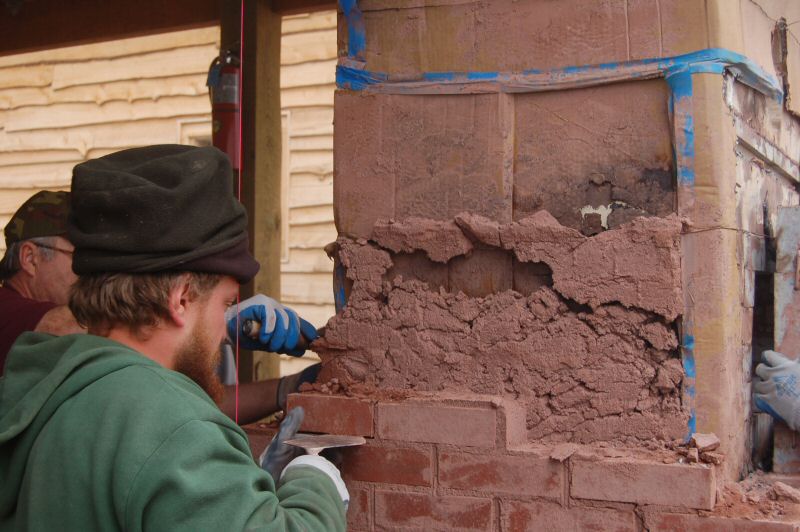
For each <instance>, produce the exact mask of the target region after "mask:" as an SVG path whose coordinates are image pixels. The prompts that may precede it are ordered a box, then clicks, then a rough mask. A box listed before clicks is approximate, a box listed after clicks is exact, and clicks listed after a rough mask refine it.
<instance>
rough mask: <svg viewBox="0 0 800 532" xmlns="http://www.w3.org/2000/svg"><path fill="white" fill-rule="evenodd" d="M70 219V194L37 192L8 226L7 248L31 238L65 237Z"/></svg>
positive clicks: (6, 229) (48, 191)
mask: <svg viewBox="0 0 800 532" xmlns="http://www.w3.org/2000/svg"><path fill="white" fill-rule="evenodd" d="M68 218H69V192H53V191H51V190H42V191H41V192H37V193H36V194H34V195H33V196H31V197H30V198H28V200H27V201H26V202H25V203H23V204H22V207H20V208H19V209H17V212H15V213H14V216H12V217H11V220H10V221H9V222H8V225H6V228H5V235H6V247H8V246H10V245H11V244H13V243H15V242H19V241H21V240H28V239H29V238H36V237H40V236H59V235H65V234H66V233H67V219H68Z"/></svg>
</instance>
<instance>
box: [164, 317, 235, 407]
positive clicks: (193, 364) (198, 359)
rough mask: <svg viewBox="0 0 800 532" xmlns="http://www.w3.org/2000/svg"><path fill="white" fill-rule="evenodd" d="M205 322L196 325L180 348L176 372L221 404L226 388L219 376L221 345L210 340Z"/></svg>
mask: <svg viewBox="0 0 800 532" xmlns="http://www.w3.org/2000/svg"><path fill="white" fill-rule="evenodd" d="M202 322H203V320H199V321H198V323H197V324H195V326H194V329H193V330H192V333H191V335H190V336H189V339H188V340H187V341H186V342H185V343H184V344H183V345H181V346H180V347H178V353H177V355H176V357H175V371H179V372H181V373H183V374H184V375H186V376H187V377H189V378H190V379H192V380H193V381H194V382H195V383H197V385H198V386H200V387H201V388H202V389H203V391H204V392H206V393H207V394H208V395H209V397H211V399H212V400H213V401H214V402H215V403H217V404H219V402H220V401H221V400H222V397H223V395H224V392H225V388H224V387H223V386H222V383H221V382H220V380H219V377H218V376H217V366H218V365H219V362H220V350H219V345H215V344H214V342H212V341H211V340H210V338H209V335H208V333H207V332H206V329H205V327H203V326H202Z"/></svg>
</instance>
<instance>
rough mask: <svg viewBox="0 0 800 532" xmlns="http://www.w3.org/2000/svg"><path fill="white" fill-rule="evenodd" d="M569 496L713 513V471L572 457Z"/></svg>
mask: <svg viewBox="0 0 800 532" xmlns="http://www.w3.org/2000/svg"><path fill="white" fill-rule="evenodd" d="M570 495H571V496H572V497H574V498H577V499H591V500H599V501H613V502H629V503H635V504H657V505H662V506H679V507H685V508H697V509H702V510H711V509H712V508H713V507H714V500H715V496H716V483H715V480H714V469H713V468H711V467H704V466H690V465H685V464H662V463H658V462H648V461H641V460H637V459H632V458H628V459H601V460H595V459H580V458H573V460H572V471H571V483H570Z"/></svg>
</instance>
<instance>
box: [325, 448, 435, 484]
mask: <svg viewBox="0 0 800 532" xmlns="http://www.w3.org/2000/svg"><path fill="white" fill-rule="evenodd" d="M341 452H342V467H341V471H342V478H343V479H344V480H345V482H347V481H350V480H358V481H363V482H378V483H383V484H403V485H407V486H430V485H431V483H432V481H433V451H432V449H431V448H430V447H427V446H424V447H407V446H392V447H389V446H384V445H378V444H375V443H372V442H370V443H368V444H367V445H362V446H359V447H352V448H348V449H342V451H341Z"/></svg>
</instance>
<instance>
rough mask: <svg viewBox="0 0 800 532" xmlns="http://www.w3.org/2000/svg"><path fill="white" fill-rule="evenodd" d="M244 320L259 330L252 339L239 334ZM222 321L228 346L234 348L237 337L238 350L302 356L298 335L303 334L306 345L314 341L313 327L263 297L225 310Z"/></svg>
mask: <svg viewBox="0 0 800 532" xmlns="http://www.w3.org/2000/svg"><path fill="white" fill-rule="evenodd" d="M237 309H238V311H239V317H238V320H237V317H236V312H237ZM248 320H251V321H254V322H257V323H258V326H259V329H258V333H257V335H256V337H255V338H251V337H249V336H247V335H245V334H244V333H243V332H242V326H243V325H244V323H245V322H246V321H248ZM225 321H226V323H227V328H228V339H229V340H230V342H231V343H232V344H235V343H236V339H237V337H238V339H239V345H240V346H242V347H243V348H245V349H251V350H254V351H270V352H272V353H284V354H287V355H292V356H302V355H303V353H305V349H304V348H303V347H301V346H298V342H299V340H300V335H301V334H303V336H305V337H306V339H307V340H308V341H309V342H311V341H313V340H315V339H316V338H317V330H316V329H315V328H314V326H313V325H311V324H310V323H308V322H307V321H305V320H301V319H300V318H299V317H298V316H297V313H296V312H295V311H293V310H292V309H290V308H289V307H285V306H283V305H281V304H280V303H278V302H277V301H275V300H274V299H272V298H270V297H267V296H265V295H263V294H258V295H255V296H253V297H251V298H248V299H245V300H244V301H241V302H240V303H239V305H238V306H237V305H233V306H231V307H229V308H228V310H226V311H225ZM237 327H238V334H237Z"/></svg>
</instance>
